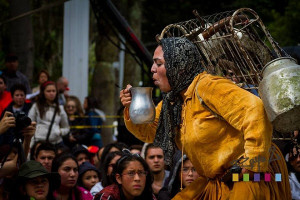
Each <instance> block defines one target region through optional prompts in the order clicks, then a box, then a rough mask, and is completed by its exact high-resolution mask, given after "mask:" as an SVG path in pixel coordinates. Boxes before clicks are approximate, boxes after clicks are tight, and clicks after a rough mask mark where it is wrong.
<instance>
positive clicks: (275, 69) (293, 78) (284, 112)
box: [258, 57, 300, 133]
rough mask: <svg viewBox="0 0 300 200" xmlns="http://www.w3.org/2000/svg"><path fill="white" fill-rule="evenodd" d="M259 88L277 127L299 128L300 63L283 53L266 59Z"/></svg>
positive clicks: (290, 130)
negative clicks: (284, 55) (275, 57)
mask: <svg viewBox="0 0 300 200" xmlns="http://www.w3.org/2000/svg"><path fill="white" fill-rule="evenodd" d="M258 91H259V95H260V97H261V98H262V101H263V103H264V106H265V110H266V112H267V115H268V118H269V120H270V121H271V122H272V124H273V126H274V128H275V130H277V131H279V132H281V133H291V132H293V131H294V130H299V129H300V65H297V64H296V60H295V59H293V58H290V57H282V58H277V59H275V60H272V61H271V62H269V63H267V64H266V66H265V67H264V69H263V80H262V81H261V82H260V84H259V88H258Z"/></svg>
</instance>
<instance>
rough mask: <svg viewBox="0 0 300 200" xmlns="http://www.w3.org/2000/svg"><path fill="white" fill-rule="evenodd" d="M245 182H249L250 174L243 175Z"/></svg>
mask: <svg viewBox="0 0 300 200" xmlns="http://www.w3.org/2000/svg"><path fill="white" fill-rule="evenodd" d="M243 181H246V182H247V181H249V174H243Z"/></svg>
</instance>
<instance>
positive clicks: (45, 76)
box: [39, 72, 48, 85]
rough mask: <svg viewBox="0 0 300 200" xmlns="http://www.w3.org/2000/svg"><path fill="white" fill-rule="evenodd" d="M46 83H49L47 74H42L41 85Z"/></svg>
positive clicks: (40, 77)
mask: <svg viewBox="0 0 300 200" xmlns="http://www.w3.org/2000/svg"><path fill="white" fill-rule="evenodd" d="M46 81H48V77H47V75H46V74H45V73H43V72H42V73H41V74H40V76H39V84H40V85H42V84H43V83H45V82H46Z"/></svg>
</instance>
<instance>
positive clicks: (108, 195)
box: [94, 184, 156, 200]
mask: <svg viewBox="0 0 300 200" xmlns="http://www.w3.org/2000/svg"><path fill="white" fill-rule="evenodd" d="M152 197H153V198H152V199H153V200H156V198H155V196H154V195H152ZM94 200H121V197H120V190H119V187H118V185H117V184H112V185H109V186H107V187H105V188H104V189H103V190H101V191H100V192H98V193H97V194H96V195H95V198H94Z"/></svg>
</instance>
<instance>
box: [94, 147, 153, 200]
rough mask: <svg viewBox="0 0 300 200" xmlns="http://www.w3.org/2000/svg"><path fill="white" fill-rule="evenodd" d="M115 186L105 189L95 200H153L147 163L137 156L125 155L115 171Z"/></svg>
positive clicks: (118, 162)
mask: <svg viewBox="0 0 300 200" xmlns="http://www.w3.org/2000/svg"><path fill="white" fill-rule="evenodd" d="M113 175H114V184H112V185H109V186H107V187H105V188H104V189H103V190H102V191H101V192H99V193H98V194H97V195H96V196H95V200H108V199H109V200H121V199H122V200H129V199H135V200H140V199H141V200H153V199H156V198H155V196H154V194H153V192H152V187H151V185H152V176H151V173H150V170H149V167H148V165H147V163H146V161H145V160H144V159H143V158H141V157H140V156H138V155H137V154H131V153H125V154H124V155H123V156H122V157H121V158H120V159H119V160H118V161H117V163H116V167H115V168H114V171H113Z"/></svg>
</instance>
